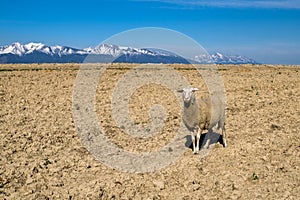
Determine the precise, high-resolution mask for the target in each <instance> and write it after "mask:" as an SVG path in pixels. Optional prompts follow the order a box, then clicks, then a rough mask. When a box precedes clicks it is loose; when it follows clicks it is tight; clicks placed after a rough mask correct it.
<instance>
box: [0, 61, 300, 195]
mask: <svg viewBox="0 0 300 200" xmlns="http://www.w3.org/2000/svg"><path fill="white" fill-rule="evenodd" d="M125 65H126V64H119V65H115V66H114V67H111V68H109V69H108V70H107V71H106V72H105V74H104V75H103V77H102V78H101V80H100V82H99V85H98V89H97V95H96V107H97V111H96V112H97V115H98V118H99V119H101V120H100V121H99V123H100V125H101V126H102V127H104V129H105V132H106V133H107V137H108V138H109V139H110V140H111V141H113V142H114V143H115V144H116V145H117V146H119V147H120V148H123V149H125V150H128V151H133V152H151V151H155V150H157V149H159V148H161V147H163V146H164V145H166V144H167V143H168V142H169V141H170V139H171V138H172V137H174V135H175V133H176V130H177V128H178V125H179V123H180V120H181V118H180V110H179V107H180V106H179V102H178V101H176V98H175V97H174V95H173V93H172V92H170V91H168V90H166V89H165V88H159V86H157V85H156V86H155V85H148V86H145V87H143V88H141V89H139V90H137V91H136V92H135V93H134V94H133V96H132V99H131V101H130V102H131V103H130V111H131V113H132V118H133V120H135V122H136V123H137V124H147V121H148V120H149V119H148V117H149V116H148V109H149V107H150V106H151V105H152V104H154V103H160V104H161V105H162V106H163V107H165V108H166V110H167V111H168V114H169V115H168V118H167V120H166V126H165V128H164V129H163V131H162V133H160V134H158V135H155V136H153V137H152V138H149V139H134V140H133V139H132V138H130V136H129V135H127V134H122V133H123V132H122V128H119V127H117V126H116V124H115V123H114V122H113V119H112V116H111V93H112V91H113V88H114V85H115V84H116V82H117V81H118V79H119V78H120V77H122V75H123V74H124V73H125V72H126V70H128V69H129V68H132V67H134V65H126V66H125ZM124 66H125V67H126V70H125V69H124V70H120V69H119V68H122V67H124ZM78 67H79V65H76V64H66V65H59V64H41V65H0V102H1V103H0V106H1V107H0V108H1V109H0V138H1V140H0V199H295V200H296V199H300V134H299V132H300V67H299V66H266V65H257V66H256V65H240V66H231V65H226V66H218V67H219V69H220V73H221V75H222V77H223V81H224V84H225V88H226V95H227V124H226V125H227V142H228V147H227V148H223V146H222V145H221V144H219V143H217V144H216V145H215V146H214V147H213V148H212V149H211V150H210V153H209V155H208V156H206V157H205V158H202V159H199V157H198V156H197V155H193V154H192V150H191V149H190V148H186V151H185V153H184V154H183V155H182V156H181V157H180V158H179V159H178V160H177V161H176V162H174V163H173V164H172V165H170V166H168V167H166V168H164V169H162V170H160V171H156V172H153V173H138V174H136V173H124V172H120V171H118V170H115V169H112V168H110V167H108V166H106V165H104V164H102V163H101V162H99V161H97V160H96V159H95V158H94V157H93V155H91V154H90V153H89V152H88V151H87V150H86V148H85V147H84V145H83V144H82V142H81V139H80V137H79V136H78V133H77V132H76V130H75V125H74V120H73V115H72V92H73V84H74V81H75V78H76V75H77V72H78ZM175 67H176V66H175ZM178 67H179V68H180V67H182V66H178ZM178 72H179V73H181V74H182V75H184V76H186V77H187V79H188V80H189V81H190V82H191V83H192V85H194V86H196V87H201V88H205V86H204V85H203V81H202V80H201V77H199V75H198V74H197V73H196V72H195V71H193V70H186V69H185V68H184V67H183V68H182V69H178ZM204 95H205V94H204ZM145 99H146V100H145Z"/></svg>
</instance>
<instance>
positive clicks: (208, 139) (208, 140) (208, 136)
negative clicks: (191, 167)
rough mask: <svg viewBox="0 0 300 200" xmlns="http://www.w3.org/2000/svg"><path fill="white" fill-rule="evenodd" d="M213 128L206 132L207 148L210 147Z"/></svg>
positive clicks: (205, 146)
mask: <svg viewBox="0 0 300 200" xmlns="http://www.w3.org/2000/svg"><path fill="white" fill-rule="evenodd" d="M211 131H212V130H211V129H209V130H208V132H207V133H206V138H207V139H206V143H205V145H204V146H203V147H204V148H205V149H208V148H209V144H210V132H211Z"/></svg>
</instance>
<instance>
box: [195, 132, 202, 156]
mask: <svg viewBox="0 0 300 200" xmlns="http://www.w3.org/2000/svg"><path fill="white" fill-rule="evenodd" d="M201 134H202V129H201V128H198V132H197V136H196V137H197V149H196V153H199V146H200V138H201Z"/></svg>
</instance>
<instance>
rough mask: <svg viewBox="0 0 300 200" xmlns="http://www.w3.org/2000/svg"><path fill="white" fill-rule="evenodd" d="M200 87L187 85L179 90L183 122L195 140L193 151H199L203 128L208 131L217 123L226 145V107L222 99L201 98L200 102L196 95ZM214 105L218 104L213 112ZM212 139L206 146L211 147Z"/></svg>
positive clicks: (195, 152) (193, 140)
mask: <svg viewBox="0 0 300 200" xmlns="http://www.w3.org/2000/svg"><path fill="white" fill-rule="evenodd" d="M198 90H199V89H198V88H190V87H186V88H183V89H182V90H178V92H181V93H182V98H183V103H184V107H183V122H184V124H185V126H186V127H187V129H188V130H189V131H190V132H191V137H192V142H193V153H194V154H197V153H199V141H200V136H201V134H202V131H203V130H208V133H209V132H211V131H212V128H214V127H215V126H216V125H218V130H219V129H220V128H221V129H222V136H223V137H222V138H223V146H224V147H226V146H227V143H226V130H225V109H223V108H222V107H221V106H222V105H223V104H221V103H222V102H221V100H219V99H214V100H213V101H210V100H209V99H200V101H199V103H198V102H197V99H196V97H195V93H194V92H195V91H198ZM212 105H213V106H218V107H217V109H214V112H212ZM196 131H197V134H196V138H197V146H195V135H194V133H196ZM209 143H210V139H208V140H207V142H206V144H205V146H204V147H205V148H209Z"/></svg>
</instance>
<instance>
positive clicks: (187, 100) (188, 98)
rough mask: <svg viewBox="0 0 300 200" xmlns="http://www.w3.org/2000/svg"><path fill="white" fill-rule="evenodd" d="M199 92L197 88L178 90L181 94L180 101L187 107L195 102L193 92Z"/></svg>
mask: <svg viewBox="0 0 300 200" xmlns="http://www.w3.org/2000/svg"><path fill="white" fill-rule="evenodd" d="M197 90H199V89H198V88H183V89H182V90H178V92H181V93H182V99H183V102H184V104H185V105H189V104H191V103H193V102H194V101H195V93H194V92H195V91H197Z"/></svg>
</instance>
